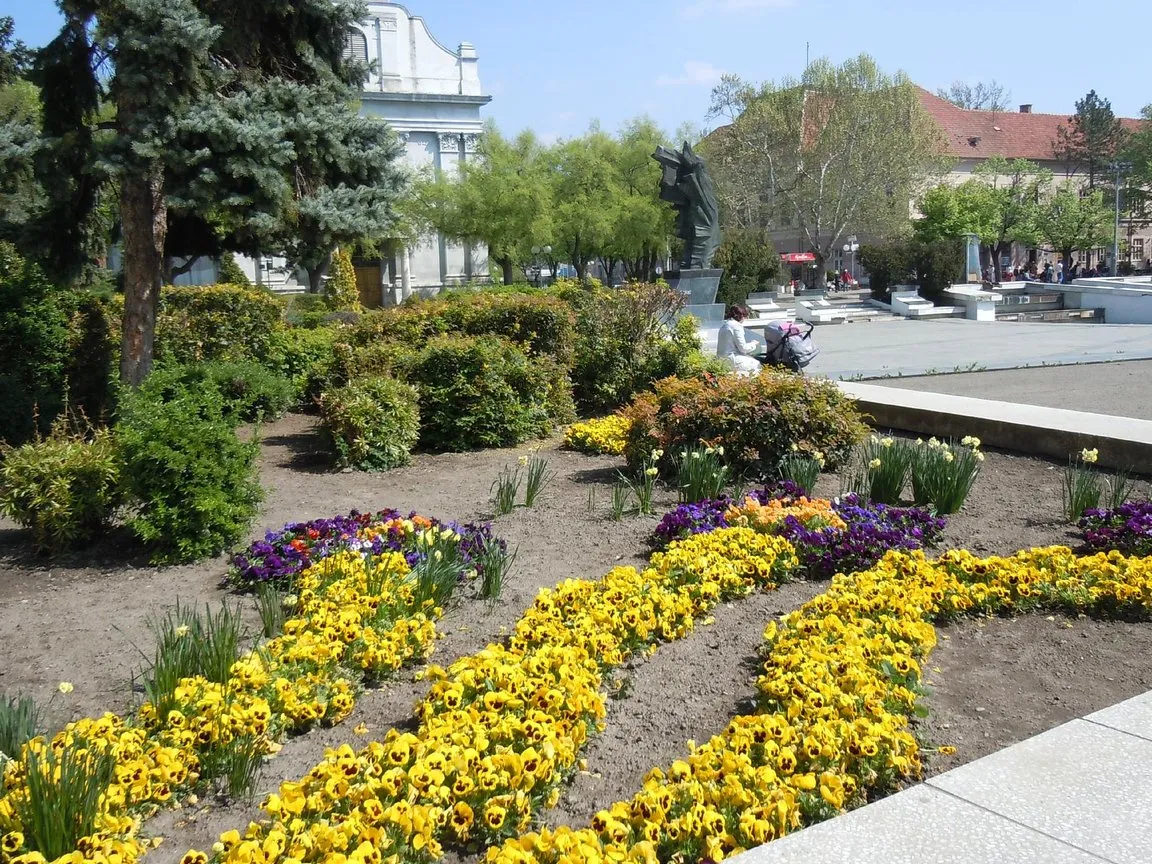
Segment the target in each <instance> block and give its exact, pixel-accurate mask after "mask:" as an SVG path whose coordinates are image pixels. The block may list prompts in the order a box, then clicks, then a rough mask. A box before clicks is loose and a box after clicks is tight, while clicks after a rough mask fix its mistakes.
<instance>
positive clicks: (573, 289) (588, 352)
mask: <svg viewBox="0 0 1152 864" xmlns="http://www.w3.org/2000/svg"><path fill="white" fill-rule="evenodd" d="M555 290H556V292H557V295H558V296H559V297H561V298H562V299H563V300H564V301H565V302H567V303H568V304H570V305H571V306H572V308H573V309H574V310H575V313H576V346H575V355H574V360H573V363H572V370H571V378H572V388H573V393H574V396H575V398H576V404H577V406H578V407H579V409H580V411H581V412H582V413H585V414H595V415H599V414H605V413H610V412H611V411H613V410H614V409H616V408H618V407H619V406H621V405H624V404H626V403H627V402H628V400H630V399H631V398H632V397H633V396H635V395H636V394H637V393H640V392H643V391H644V390H647V389H648V388H649V387H651V386H652V383H653V382H654V381H658V380H660V379H661V378H665V377H667V376H669V375H684V374H691V373H690V371H689V367H690V366H691V365H692V364H693V362H694V360H695V358H696V356H697V355H699V350H700V343H699V341H698V340H697V337H696V328H695V325H694V324H693V322H692V321H690V320H687V319H682V320H683V321H684V323H679V322H677V321H676V313H677V312H678V311H679V310H680V309H682V308H683V305H684V298H683V295H681V294H679V293H678V292H676V291H673V290H672V289H671V288H669V287H668V286H667V285H627V286H623V287H621V288H615V289H606V288H602V287H599V286H598V285H595V284H591V285H584V284H581V283H562V284H560V285H559V287H557V288H556V289H555Z"/></svg>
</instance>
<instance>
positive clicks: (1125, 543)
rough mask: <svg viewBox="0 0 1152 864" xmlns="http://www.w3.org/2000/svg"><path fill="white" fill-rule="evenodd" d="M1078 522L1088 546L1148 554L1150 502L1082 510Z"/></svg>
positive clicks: (1151, 540) (1150, 546)
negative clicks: (1109, 508)
mask: <svg viewBox="0 0 1152 864" xmlns="http://www.w3.org/2000/svg"><path fill="white" fill-rule="evenodd" d="M1079 524H1080V530H1081V531H1082V532H1083V534H1084V545H1085V546H1087V547H1088V548H1089V549H1093V550H1097V551H1108V550H1110V549H1115V550H1116V551H1117V552H1123V553H1125V554H1126V555H1152V501H1130V502H1129V503H1127V504H1123V505H1121V506H1119V507H1117V508H1116V509H1114V510H1101V509H1093V510H1086V511H1085V512H1084V515H1083V517H1081V519H1080V523H1079Z"/></svg>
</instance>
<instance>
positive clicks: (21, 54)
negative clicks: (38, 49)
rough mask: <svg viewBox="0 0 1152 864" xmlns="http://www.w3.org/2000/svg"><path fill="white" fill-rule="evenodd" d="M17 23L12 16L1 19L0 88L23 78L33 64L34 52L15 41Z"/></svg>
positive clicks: (17, 40)
mask: <svg viewBox="0 0 1152 864" xmlns="http://www.w3.org/2000/svg"><path fill="white" fill-rule="evenodd" d="M15 30H16V22H15V21H13V20H12V16H10V15H5V16H3V17H0V87H7V86H8V85H9V84H11V83H13V82H14V81H16V80H18V79H20V78H23V77H24V75H25V74H26V73H27V72H28V68H29V66H30V65H31V62H32V52H31V51H29V50H28V46H27V45H25V44H24V43H23V42H21V41H20V40H19V39H13V38H12V34H13V33H14V32H15Z"/></svg>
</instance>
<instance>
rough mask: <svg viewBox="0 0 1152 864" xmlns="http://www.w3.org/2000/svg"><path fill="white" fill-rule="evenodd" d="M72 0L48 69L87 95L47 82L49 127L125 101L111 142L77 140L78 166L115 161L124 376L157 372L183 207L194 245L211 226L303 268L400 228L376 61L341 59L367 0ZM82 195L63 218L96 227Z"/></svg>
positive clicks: (186, 235)
mask: <svg viewBox="0 0 1152 864" xmlns="http://www.w3.org/2000/svg"><path fill="white" fill-rule="evenodd" d="M59 3H60V8H61V10H62V11H63V13H64V15H65V24H64V28H63V30H62V32H61V34H60V36H59V37H58V38H57V40H56V42H54V43H53V44H52V45H51V46H49V49H48V50H47V51H46V52H45V55H44V60H43V63H42V65H43V74H44V75H45V76H52V77H54V78H55V79H56V80H58V81H60V82H67V83H68V84H69V85H71V87H72V89H73V91H74V92H76V93H78V94H80V95H81V97H83V98H79V99H77V98H71V99H69V98H68V97H67V94H66V93H62V92H60V90H61V88H54V89H52V90H49V89H48V88H46V89H45V95H44V107H45V118H46V126H47V125H48V122H47V120H48V118H49V117H53V118H54V122H53V125H54V126H55V127H56V131H58V132H61V133H70V134H74V135H80V136H83V130H85V129H90V128H91V122H92V118H93V117H94V115H95V113H96V110H97V106H98V103H99V98H100V97H103V96H106V97H107V98H108V99H109V100H110V102H111V103H112V105H114V107H115V121H114V124H112V125H113V126H114V128H113V129H112V130H111V131H110V132H109V133H108V138H107V140H102V139H101V138H100V137H98V136H95V135H89V136H88V138H89V140H82V141H80V142H79V144H80V145H81V146H80V147H78V148H77V149H76V152H81V153H82V154H83V158H84V165H83V168H84V170H83V171H81V172H79V173H78V176H81V177H84V176H85V175H86V173H87V172H97V171H98V170H99V166H102V165H108V166H109V167H110V169H111V171H112V174H113V176H114V178H115V179H116V181H117V183H118V187H119V194H120V219H121V224H122V231H123V268H124V289H125V304H124V327H123V332H124V336H123V343H122V359H121V367H120V375H121V378H122V380H123V381H124V382H125V383H127V384H130V385H134V386H135V385H138V384H139V383H140V382H141V381H142V380H143V379H144V377H145V376H146V375H147V374H148V372H149V370H150V369H151V365H152V348H153V340H154V333H155V320H156V306H157V302H158V300H159V291H160V285H161V282H162V280H163V277H164V275H165V265H166V260H167V257H168V253H169V251H170V249H169V246H168V243H167V239H168V229H169V222H170V219H171V221H172V223H173V225H174V226H175V225H176V224H177V223H178V222H180V221H182V220H183V221H184V223H185V224H183V225H182V226H181V237H180V239H181V241H182V245H183V246H184V247H185V248H182V249H181V251H182V253H184V254H195V252H196V249H195V248H189V247H195V245H196V243H195V242H193V241H194V240H195V238H197V237H201V238H205V239H210V240H213V241H216V243H217V244H218V245H219V247H220V248H223V249H231V250H235V251H240V252H246V253H249V254H253V253H257V252H281V253H288V254H289V255H290V256H291V257H293V259H294V260H296V261H298V262H299V263H301V264H304V265H305V266H310V265H314V262H316V261H324V260H326V258H327V256H328V255H329V254H330V252H331V250H332V248H333V247H334V246H335V245H336V244H338V243H340V242H345V241H346V240H347V239H348V238H352V239H359V238H361V237H365V236H368V237H380V236H383V235H385V234H386V233H387V231H388V229H389V226H390V223H391V221H392V220H393V219H394V218H395V217H394V213H393V205H394V203H395V201H396V199H397V197H398V195H399V194H400V192H401V191H402V188H403V184H404V175H403V173H402V171H401V169H400V168H399V167H398V165H397V164H396V160H397V157H398V156H399V154H400V152H401V146H400V144H399V142H398V141H397V140H396V138H395V136H394V135H393V134H392V133H391V132H390V130H389V129H388V128H387V127H386V126H385V125H384V124H382V123H378V122H375V121H371V120H367V119H365V118H361V117H359V116H358V114H357V111H356V97H357V90H358V87H359V85H360V84H361V83H362V82H363V80H364V76H365V74H366V69H365V67H364V65H363V64H360V63H357V62H353V61H347V60H345V59H344V57H343V48H344V40H345V36H346V34H347V32H348V30H349V29H350V28H351V27H352V26H353V25H354V23H355V22H356V21H358V20H360V19H361V18H363V17H364V16H365V15H366V7H365V6H364V4H363V3H361V2H354V0H245V2H243V3H237V2H221V0H59ZM98 70H99V75H98ZM107 70H111V73H110V77H108V78H104V77H102V76H104V75H107V74H109V73H108V71H107ZM92 94H95V95H96V97H97V98H95V99H93V98H91V95H92ZM84 193H85V194H84V195H78V196H76V197H77V198H79V199H80V200H77V201H74V202H73V206H72V208H71V210H70V211H68V210H65V211H63V212H60V213H59V214H58V218H61V219H66V221H67V224H69V225H72V226H77V225H81V224H83V223H84V221H85V220H86V219H87V217H88V215H89V214H90V213H91V211H92V210H93V209H94V205H95V201H94V200H93V199H94V197H95V196H93V195H91V194H89V193H90V190H87V189H85V190H84ZM189 223H190V224H189ZM205 232H208V233H205ZM73 239H74V238H73ZM73 245H78V244H75V243H74V244H73Z"/></svg>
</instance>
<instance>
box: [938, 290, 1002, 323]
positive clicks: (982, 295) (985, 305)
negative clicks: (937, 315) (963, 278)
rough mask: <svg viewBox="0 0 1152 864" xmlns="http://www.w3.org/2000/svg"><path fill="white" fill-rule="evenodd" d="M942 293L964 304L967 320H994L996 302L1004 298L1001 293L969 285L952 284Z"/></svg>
mask: <svg viewBox="0 0 1152 864" xmlns="http://www.w3.org/2000/svg"><path fill="white" fill-rule="evenodd" d="M944 293H945V294H947V295H948V296H949V297H955V298H956V299H957V300H959V301H960V302H962V303H963V304H964V317H965V318H967V319H968V320H969V321H995V320H996V304H997V303H1000V302H1002V301H1003V300H1004V295H1003V294H997V293H996V292H995V291H986V290H985V289H983V288H976V287H973V286H971V285H953V286H952V287H951V288H946V289H944Z"/></svg>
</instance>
